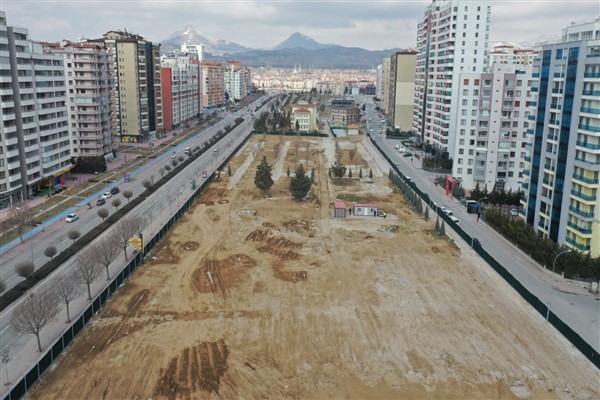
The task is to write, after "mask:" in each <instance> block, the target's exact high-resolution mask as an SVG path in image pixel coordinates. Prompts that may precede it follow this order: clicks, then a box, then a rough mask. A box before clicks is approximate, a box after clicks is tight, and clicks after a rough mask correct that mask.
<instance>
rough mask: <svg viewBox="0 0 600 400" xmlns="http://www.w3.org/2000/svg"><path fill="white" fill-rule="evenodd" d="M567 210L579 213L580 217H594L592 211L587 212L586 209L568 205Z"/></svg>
mask: <svg viewBox="0 0 600 400" xmlns="http://www.w3.org/2000/svg"><path fill="white" fill-rule="evenodd" d="M569 211H571V212H573V213H575V214H577V215H579V216H580V217H583V218H594V212H593V211H592V212H588V211H583V210H581V209H579V208H576V207H573V206H569Z"/></svg>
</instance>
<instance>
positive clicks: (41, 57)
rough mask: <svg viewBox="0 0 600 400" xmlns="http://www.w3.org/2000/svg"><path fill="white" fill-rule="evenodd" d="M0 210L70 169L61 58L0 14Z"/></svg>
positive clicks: (57, 180)
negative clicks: (47, 51) (46, 52)
mask: <svg viewBox="0 0 600 400" xmlns="http://www.w3.org/2000/svg"><path fill="white" fill-rule="evenodd" d="M0 59H1V60H3V62H1V63H0V111H1V112H0V115H1V119H2V124H0V206H1V207H8V206H12V205H13V204H15V203H18V202H20V201H23V200H26V199H28V198H30V197H31V196H32V195H33V194H35V193H36V192H39V191H42V190H44V189H47V188H51V187H53V186H55V185H57V184H60V183H62V181H63V179H64V174H65V173H66V172H68V171H69V170H70V168H71V162H70V160H71V151H70V148H69V127H68V114H67V105H66V93H65V77H64V69H63V60H62V56H56V55H50V54H45V53H44V52H43V46H42V44H40V43H35V42H32V41H31V40H30V39H29V33H28V30H27V29H24V28H16V27H11V26H8V25H7V22H6V14H5V13H4V12H2V11H0Z"/></svg>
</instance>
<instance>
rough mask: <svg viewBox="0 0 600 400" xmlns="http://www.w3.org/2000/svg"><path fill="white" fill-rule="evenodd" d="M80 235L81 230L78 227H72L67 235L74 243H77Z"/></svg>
mask: <svg viewBox="0 0 600 400" xmlns="http://www.w3.org/2000/svg"><path fill="white" fill-rule="evenodd" d="M80 236H81V232H79V231H78V230H77V229H71V230H70V231H69V232H67V237H68V238H69V239H71V240H72V241H73V243H75V241H76V240H77V239H79V237H80Z"/></svg>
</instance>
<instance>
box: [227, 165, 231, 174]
mask: <svg viewBox="0 0 600 400" xmlns="http://www.w3.org/2000/svg"><path fill="white" fill-rule="evenodd" d="M227 175H228V176H231V164H227Z"/></svg>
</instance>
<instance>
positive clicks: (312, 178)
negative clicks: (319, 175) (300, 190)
mask: <svg viewBox="0 0 600 400" xmlns="http://www.w3.org/2000/svg"><path fill="white" fill-rule="evenodd" d="M310 181H311V182H314V181H315V168H314V167H313V168H312V169H311V170H310Z"/></svg>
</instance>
